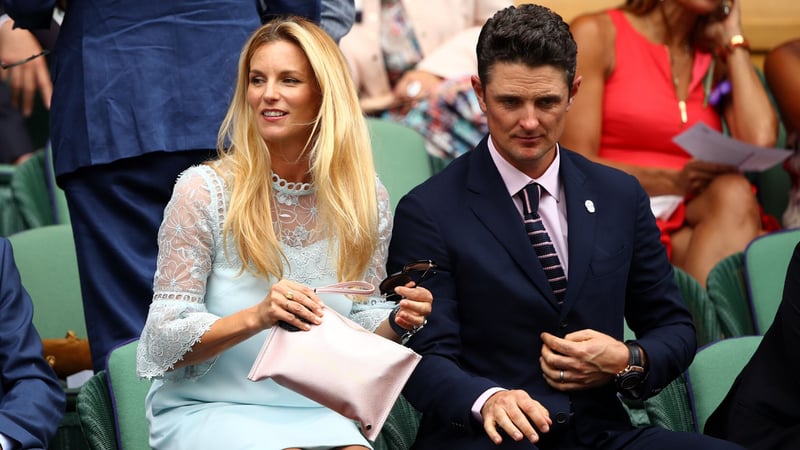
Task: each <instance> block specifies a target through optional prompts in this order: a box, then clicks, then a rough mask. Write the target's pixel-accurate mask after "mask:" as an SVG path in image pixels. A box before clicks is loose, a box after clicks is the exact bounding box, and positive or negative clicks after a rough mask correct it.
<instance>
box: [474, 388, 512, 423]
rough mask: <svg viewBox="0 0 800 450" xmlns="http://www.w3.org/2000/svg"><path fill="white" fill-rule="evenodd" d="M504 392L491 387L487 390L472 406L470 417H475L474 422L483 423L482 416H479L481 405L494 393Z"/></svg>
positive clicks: (501, 389)
mask: <svg viewBox="0 0 800 450" xmlns="http://www.w3.org/2000/svg"><path fill="white" fill-rule="evenodd" d="M500 391H505V389H503V388H501V387H493V388H489V389H487V390H486V391H485V392H484V393H483V394H481V396H480V397H478V399H477V400H475V403H473V404H472V416H473V417H475V420H477V421H478V422H483V416H481V409H483V405H484V404H485V403H486V400H489V397H491V396H492V395H493V394H494V393H495V392H500Z"/></svg>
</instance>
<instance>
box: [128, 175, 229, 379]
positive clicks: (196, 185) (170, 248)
mask: <svg viewBox="0 0 800 450" xmlns="http://www.w3.org/2000/svg"><path fill="white" fill-rule="evenodd" d="M223 203H224V202H223V201H222V181H221V180H220V179H219V177H218V176H217V175H216V174H215V173H214V172H213V170H212V169H211V168H209V167H207V166H197V167H192V168H190V169H187V170H186V171H184V172H183V173H182V174H181V176H180V177H179V178H178V181H177V182H176V183H175V188H174V190H173V193H172V198H171V199H170V201H169V203H168V204H167V206H166V208H165V209H164V219H163V221H162V222H161V227H160V228H159V231H158V259H157V266H156V273H155V277H154V280H153V301H152V303H151V304H150V311H149V313H148V316H147V321H146V323H145V325H144V330H143V331H142V335H141V338H140V341H139V346H138V351H137V355H136V364H137V373H138V374H139V376H140V377H144V378H154V377H155V378H169V379H176V378H194V377H198V376H201V375H202V374H204V373H205V372H206V371H207V370H208V368H209V367H211V364H213V360H209V361H206V362H204V363H202V364H198V365H193V366H187V367H183V368H180V369H175V370H173V368H174V366H175V363H176V362H178V361H180V360H181V359H183V355H184V354H186V352H187V351H189V350H190V349H191V347H192V346H193V345H194V344H195V343H196V342H197V341H198V340H199V339H200V337H201V336H202V335H203V334H205V332H206V331H208V329H209V328H210V327H211V324H212V323H214V322H215V321H216V320H217V319H218V318H219V317H217V316H215V315H213V314H210V313H209V312H208V311H207V310H206V306H205V303H204V296H205V291H206V280H207V278H208V275H209V274H210V273H211V268H212V262H213V258H214V248H215V245H214V244H215V242H214V236H215V235H217V236H218V234H215V233H214V231H215V228H218V227H219V217H221V216H222V214H224V211H222V208H224V206H223Z"/></svg>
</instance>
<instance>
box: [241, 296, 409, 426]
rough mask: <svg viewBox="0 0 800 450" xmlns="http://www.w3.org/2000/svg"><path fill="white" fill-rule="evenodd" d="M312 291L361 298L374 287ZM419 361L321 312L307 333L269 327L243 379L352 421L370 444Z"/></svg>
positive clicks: (396, 346)
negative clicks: (278, 388) (273, 386)
mask: <svg viewBox="0 0 800 450" xmlns="http://www.w3.org/2000/svg"><path fill="white" fill-rule="evenodd" d="M316 292H319V293H325V292H327V293H331V292H332V293H345V294H361V295H363V294H370V293H372V292H374V287H373V286H372V285H371V284H369V283H365V282H349V283H339V284H336V285H332V286H327V287H325V288H317V289H316ZM420 358H421V356H420V355H418V354H417V353H415V352H414V351H413V350H411V349H409V348H408V347H405V346H402V345H400V344H398V343H396V342H393V341H390V340H389V339H386V338H383V337H381V336H379V335H377V334H375V333H372V332H371V331H368V330H366V329H364V328H363V327H361V326H360V325H358V324H356V323H355V322H353V321H352V320H350V319H348V318H346V317H344V316H342V315H341V314H339V313H337V312H336V311H334V310H332V309H326V310H325V315H324V317H323V320H322V323H321V324H320V325H316V326H312V327H311V329H310V330H309V331H288V330H286V329H284V328H282V327H279V326H275V327H272V331H271V332H270V333H269V336H268V337H267V339H266V341H264V345H263V346H262V347H261V351H260V352H259V354H258V356H257V357H256V360H255V362H254V363H253V366H252V368H251V369H250V374H249V375H248V376H247V378H248V379H250V380H252V381H259V380H263V379H265V378H272V379H273V380H274V381H275V382H276V383H278V384H280V385H282V386H285V387H287V388H289V389H291V390H293V391H295V392H297V393H299V394H302V395H304V396H305V397H307V398H309V399H311V400H314V401H315V402H317V403H319V404H321V405H323V406H326V407H328V408H330V409H332V410H333V411H336V412H338V413H339V414H341V415H343V416H345V417H347V418H350V419H352V420H355V421H357V422H358V423H359V424H360V426H361V431H362V433H364V436H366V437H367V439H369V440H370V441H374V440H375V438H377V436H378V433H379V432H380V430H381V428H383V424H384V423H385V422H386V418H387V417H388V416H389V412H390V411H391V409H392V406H393V405H394V403H395V401H396V400H397V397H398V396H399V395H400V391H401V390H402V389H403V386H404V385H405V383H406V381H407V380H408V377H410V376H411V373H412V372H413V371H414V368H415V367H416V366H417V363H419V360H420Z"/></svg>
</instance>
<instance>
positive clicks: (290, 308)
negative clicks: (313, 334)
mask: <svg viewBox="0 0 800 450" xmlns="http://www.w3.org/2000/svg"><path fill="white" fill-rule="evenodd" d="M324 308H325V305H324V304H323V303H322V300H320V298H319V297H318V296H317V294H315V293H314V290H313V289H311V288H310V287H308V286H304V285H302V284H300V283H297V282H294V281H291V280H286V279H283V280H280V281H278V282H277V283H275V284H273V285H272V288H271V289H270V291H269V294H268V295H267V296H266V297H264V299H263V300H262V301H261V303H260V304H259V305H258V308H257V311H258V316H259V319H260V321H261V324H262V328H271V327H273V326H275V324H277V323H278V322H279V321H284V322H286V323H287V324H289V325H293V326H295V327H297V328H299V329H301V330H306V331H307V330H310V329H311V326H310V325H309V324H313V325H319V324H320V323H321V318H322V311H323V309H324Z"/></svg>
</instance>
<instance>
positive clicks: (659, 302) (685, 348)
mask: <svg viewBox="0 0 800 450" xmlns="http://www.w3.org/2000/svg"><path fill="white" fill-rule="evenodd" d="M636 189H637V205H638V206H637V218H636V222H637V223H636V227H635V230H636V232H635V233H636V236H635V239H634V242H635V244H634V245H635V247H634V249H633V256H632V260H631V268H630V273H629V277H628V284H627V288H626V296H625V297H626V300H625V318H626V320H627V322H628V325H629V326H630V328H631V329H632V330H633V331H634V332H635V333H636V337H637V342H638V343H639V344H640V345H641V346H642V348H643V349H644V350H645V353H646V354H647V361H648V368H649V375H648V379H647V382H646V383H645V386H644V394H645V396H647V397H649V396H652V395H654V394H656V393H657V392H658V391H660V390H661V389H662V388H664V387H665V386H666V385H667V384H669V383H670V382H671V381H672V380H673V379H674V378H675V377H677V376H678V375H680V374H681V373H682V372H683V371H685V370H686V369H687V368H688V367H689V364H690V363H691V362H692V359H693V358H694V354H695V352H696V350H697V336H696V332H695V327H694V322H693V319H692V316H691V314H690V313H689V311H688V310H687V308H686V305H685V302H684V300H683V298H682V297H681V294H680V290H679V288H678V286H677V284H676V282H675V274H674V271H673V268H672V264H670V262H669V260H668V259H667V255H666V251H665V249H664V246H663V244H662V243H661V241H660V232H659V230H658V227H657V226H656V223H655V219H654V218H653V214H652V212H651V210H650V198H649V197H648V196H647V193H646V192H645V191H644V189H642V188H641V186H640V185H639V184H638V182H637V183H636Z"/></svg>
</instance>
